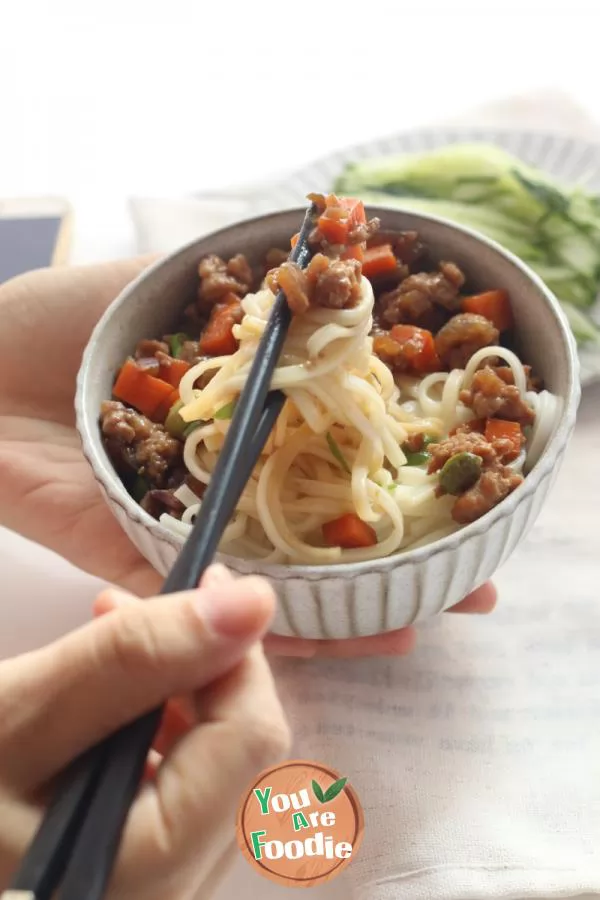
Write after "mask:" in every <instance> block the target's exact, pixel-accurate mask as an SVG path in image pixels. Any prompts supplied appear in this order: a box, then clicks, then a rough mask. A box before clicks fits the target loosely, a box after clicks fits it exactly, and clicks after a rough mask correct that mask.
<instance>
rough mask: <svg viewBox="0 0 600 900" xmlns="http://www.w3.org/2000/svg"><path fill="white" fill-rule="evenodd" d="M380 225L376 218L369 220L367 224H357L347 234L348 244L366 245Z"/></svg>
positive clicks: (379, 220)
mask: <svg viewBox="0 0 600 900" xmlns="http://www.w3.org/2000/svg"><path fill="white" fill-rule="evenodd" d="M380 225H381V219H377V218H376V217H374V218H372V219H369V221H368V222H359V224H358V225H355V226H354V228H351V229H350V231H349V233H348V243H349V244H366V243H367V241H369V240H370V239H371V238H372V237H373V235H375V234H377V232H378V231H379V226H380Z"/></svg>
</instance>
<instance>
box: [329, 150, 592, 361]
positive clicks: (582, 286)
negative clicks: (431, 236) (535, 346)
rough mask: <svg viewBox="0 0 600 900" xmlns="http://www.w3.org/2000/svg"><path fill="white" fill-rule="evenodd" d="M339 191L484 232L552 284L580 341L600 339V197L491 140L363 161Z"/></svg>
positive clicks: (348, 171)
mask: <svg viewBox="0 0 600 900" xmlns="http://www.w3.org/2000/svg"><path fill="white" fill-rule="evenodd" d="M334 190H335V191H336V192H338V193H340V194H350V195H352V196H359V197H360V198H361V199H362V200H364V201H365V202H369V203H373V204H375V203H380V204H383V205H386V206H396V207H400V208H402V209H406V210H412V211H414V212H420V213H424V214H429V215H435V216H439V217H441V218H444V219H449V220H450V221H452V222H456V223H457V224H460V225H465V226H467V227H468V228H472V229H473V230H475V231H479V232H481V233H482V234H484V235H486V236H487V237H489V238H491V239H492V240H494V241H496V242H497V243H499V244H501V245H502V246H504V247H506V249H507V250H510V251H511V252H512V253H514V254H515V255H516V256H518V257H520V258H521V259H522V260H523V261H524V262H526V263H527V264H528V265H530V266H531V268H532V269H533V270H534V271H535V272H536V273H537V274H538V275H539V276H540V278H541V279H542V280H543V281H545V282H546V284H547V285H548V287H549V288H550V290H552V291H553V293H554V294H556V296H557V298H558V299H559V301H560V303H561V305H562V307H563V309H564V312H565V314H566V316H567V318H568V320H569V323H570V325H571V329H572V331H573V334H574V336H575V338H576V340H577V342H578V343H579V344H584V343H588V342H590V341H592V342H598V341H599V340H600V328H599V327H598V326H597V325H596V323H595V322H594V320H593V319H592V318H591V317H590V314H589V311H590V309H591V308H592V306H594V304H595V303H596V299H597V296H598V292H599V288H600V197H597V196H594V195H592V194H588V193H586V192H584V191H583V190H581V189H580V188H567V187H564V186H563V185H561V184H559V183H557V182H555V181H554V180H553V179H551V178H549V177H548V176H546V175H545V174H544V173H543V172H541V171H538V170H536V169H533V168H532V167H530V166H527V165H525V164H524V163H522V162H521V161H520V160H518V159H516V158H515V157H513V156H511V155H510V154H509V153H506V152H505V151H504V150H501V149H500V148H498V147H494V146H488V145H485V144H473V145H468V144H467V145H463V144H451V145H448V146H445V147H441V148H439V149H437V150H433V151H431V152H429V153H424V154H406V155H404V156H398V157H387V158H384V159H370V160H365V161H361V162H357V163H354V164H352V165H349V166H347V167H346V168H345V169H344V171H343V172H342V174H341V175H340V176H339V177H338V179H337V181H336V183H335V185H334Z"/></svg>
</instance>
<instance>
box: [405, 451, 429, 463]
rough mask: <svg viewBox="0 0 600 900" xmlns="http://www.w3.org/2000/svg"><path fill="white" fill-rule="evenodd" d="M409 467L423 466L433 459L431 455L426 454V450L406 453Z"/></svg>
mask: <svg viewBox="0 0 600 900" xmlns="http://www.w3.org/2000/svg"><path fill="white" fill-rule="evenodd" d="M405 456H406V463H405V465H407V466H423V465H424V464H425V463H428V462H429V460H430V459H431V454H430V453H426V452H425V451H424V450H420V451H419V452H418V453H411V452H410V451H409V452H408V453H405Z"/></svg>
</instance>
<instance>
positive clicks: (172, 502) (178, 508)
mask: <svg viewBox="0 0 600 900" xmlns="http://www.w3.org/2000/svg"><path fill="white" fill-rule="evenodd" d="M140 506H141V507H142V509H145V510H146V512H147V513H150V515H151V516H153V518H155V519H160V517H161V516H162V514H163V513H168V514H169V515H170V516H173V518H174V519H181V515H182V513H183V511H184V510H185V506H184V505H183V503H182V502H181V500H178V499H177V497H176V496H175V490H173V489H171V490H161V489H157V488H153V489H152V490H150V491H147V492H146V494H145V495H144V497H143V499H142V501H141V503H140Z"/></svg>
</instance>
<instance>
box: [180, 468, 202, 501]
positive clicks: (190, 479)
mask: <svg viewBox="0 0 600 900" xmlns="http://www.w3.org/2000/svg"><path fill="white" fill-rule="evenodd" d="M185 483H186V484H187V486H188V487H189V489H190V491H192V493H194V494H195V495H196V497H198V498H199V499H200V497H202V496H203V494H204V492H205V490H206V485H205V484H204V482H203V481H198V479H197V478H194V476H193V475H190V473H189V472H188V473H187V474H186V476H185Z"/></svg>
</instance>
